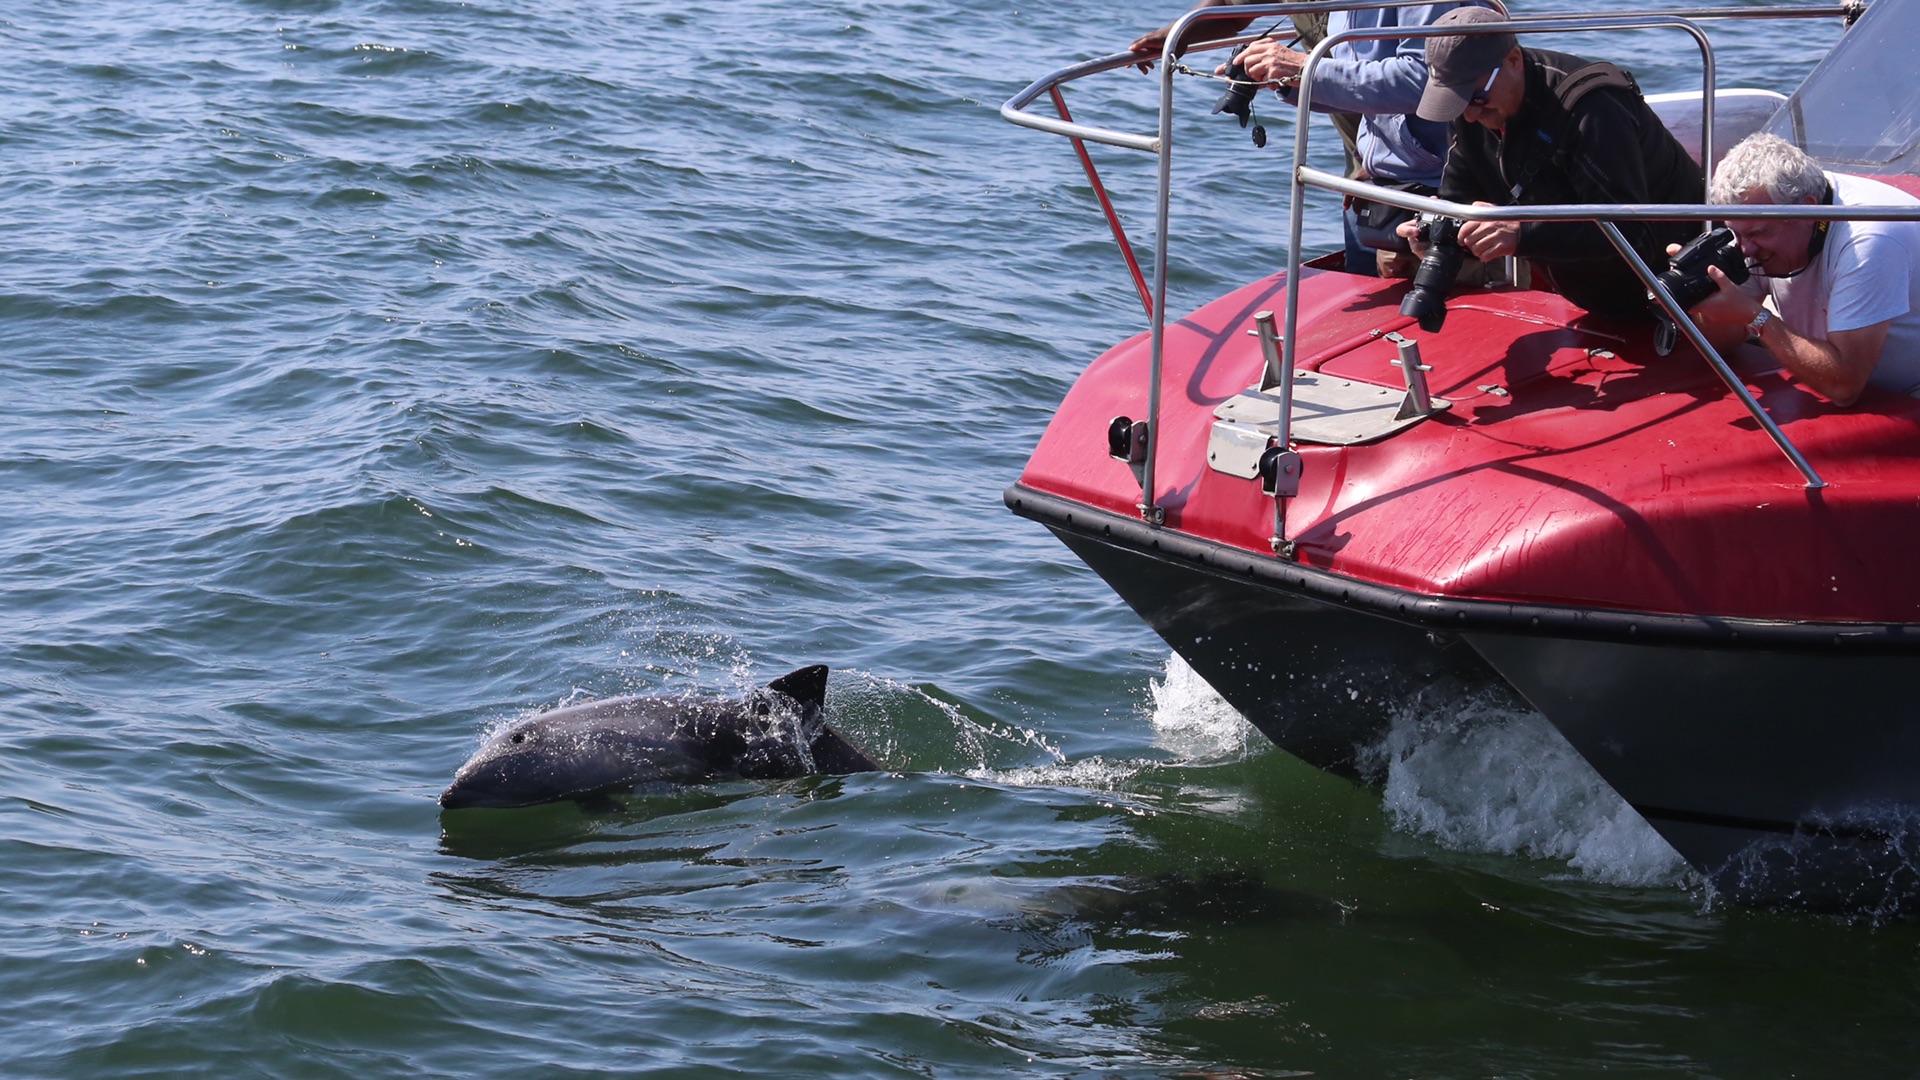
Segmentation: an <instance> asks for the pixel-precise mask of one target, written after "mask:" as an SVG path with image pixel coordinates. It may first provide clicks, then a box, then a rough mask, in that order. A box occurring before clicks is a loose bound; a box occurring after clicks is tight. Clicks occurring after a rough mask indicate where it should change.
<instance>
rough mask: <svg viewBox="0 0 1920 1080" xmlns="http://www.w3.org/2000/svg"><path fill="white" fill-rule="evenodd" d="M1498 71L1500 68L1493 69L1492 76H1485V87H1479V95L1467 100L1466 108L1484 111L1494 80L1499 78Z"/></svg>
mask: <svg viewBox="0 0 1920 1080" xmlns="http://www.w3.org/2000/svg"><path fill="white" fill-rule="evenodd" d="M1500 70H1501V69H1500V68H1494V69H1493V74H1491V75H1489V76H1487V85H1485V86H1483V87H1481V88H1480V92H1479V93H1477V94H1475V95H1473V96H1472V97H1470V98H1468V99H1467V108H1469V109H1484V108H1486V107H1487V100H1488V98H1489V96H1490V95H1491V94H1492V93H1493V83H1494V80H1496V79H1498V78H1499V77H1500Z"/></svg>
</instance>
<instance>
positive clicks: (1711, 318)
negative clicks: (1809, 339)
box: [1667, 244, 1761, 329]
mask: <svg viewBox="0 0 1920 1080" xmlns="http://www.w3.org/2000/svg"><path fill="white" fill-rule="evenodd" d="M1667 246H1668V247H1670V248H1672V249H1673V251H1669V252H1668V253H1667V254H1668V255H1669V256H1671V255H1673V254H1674V253H1675V252H1677V251H1679V250H1680V248H1679V245H1677V244H1669V245H1667ZM1707 277H1708V279H1709V280H1711V281H1712V282H1713V284H1714V291H1713V293H1712V294H1711V295H1709V296H1708V297H1707V298H1706V299H1705V300H1702V301H1700V302H1699V303H1697V304H1695V305H1693V310H1692V311H1690V312H1688V314H1690V315H1692V316H1693V321H1694V322H1696V323H1698V324H1699V325H1700V327H1701V328H1702V329H1705V328H1707V327H1710V326H1746V325H1747V324H1748V323H1751V322H1752V321H1753V319H1754V316H1756V315H1758V314H1760V306H1761V305H1760V301H1758V300H1755V299H1754V298H1753V297H1752V296H1750V295H1748V294H1747V293H1745V292H1743V291H1741V288H1740V286H1738V285H1735V284H1734V283H1733V281H1732V280H1731V279H1730V278H1728V277H1727V275H1726V274H1725V273H1723V272H1722V271H1721V269H1720V268H1719V267H1717V266H1709V267H1707Z"/></svg>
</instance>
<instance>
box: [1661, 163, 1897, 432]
mask: <svg viewBox="0 0 1920 1080" xmlns="http://www.w3.org/2000/svg"><path fill="white" fill-rule="evenodd" d="M1712 199H1713V201H1714V202H1716V203H1728V204H1745V205H1749V206H1752V205H1762V204H1775V205H1786V204H1792V203H1806V204H1815V203H1826V202H1830V203H1832V204H1834V205H1836V206H1885V205H1920V199H1915V198H1914V197H1913V196H1911V195H1908V194H1907V193H1905V192H1903V191H1901V190H1900V189H1898V188H1895V187H1892V186H1890V185H1887V184H1883V183H1881V182H1879V181H1877V180H1869V179H1866V178H1864V177H1858V176H1842V175H1836V174H1833V173H1828V172H1826V171H1824V170H1822V169H1821V168H1820V165H1819V163H1818V162H1816V161H1815V160H1814V159H1813V158H1812V157H1810V156H1808V155H1807V154H1806V153H1805V152H1804V151H1802V150H1801V149H1800V148H1799V147H1796V146H1794V145H1793V144H1792V143H1790V142H1787V141H1786V140H1785V139H1782V138H1780V137H1779V136H1777V135H1767V134H1758V135H1750V136H1748V137H1747V138H1745V139H1743V140H1741V141H1740V142H1739V143H1738V144H1736V145H1735V146H1734V148H1733V149H1731V150H1729V151H1727V156H1726V157H1725V158H1724V159H1722V160H1721V162H1720V166H1719V168H1717V169H1716V170H1715V171H1714V174H1713V190H1712ZM1727 224H1728V226H1729V227H1730V228H1732V229H1733V234H1734V236H1735V237H1736V238H1737V239H1738V240H1739V242H1740V250H1741V252H1742V253H1744V254H1745V255H1746V257H1747V265H1748V266H1749V267H1752V268H1754V271H1755V272H1754V276H1753V278H1752V279H1751V280H1749V281H1748V282H1747V284H1746V286H1745V287H1744V288H1742V287H1740V286H1736V285H1734V284H1733V283H1732V282H1730V281H1728V280H1727V277H1726V275H1725V274H1722V273H1721V272H1720V271H1719V269H1717V268H1714V269H1710V270H1709V271H1708V274H1709V275H1710V276H1711V277H1712V278H1713V280H1714V281H1715V282H1716V283H1717V284H1718V285H1719V286H1720V291H1719V292H1717V293H1715V294H1714V295H1712V296H1709V297H1708V298H1707V299H1706V300H1703V301H1701V302H1700V304H1699V305H1698V306H1696V307H1695V308H1694V309H1693V316H1694V321H1696V322H1697V323H1699V324H1700V327H1701V330H1702V331H1703V332H1704V333H1705V334H1706V335H1707V339H1708V340H1709V341H1711V342H1713V344H1714V346H1715V347H1716V348H1720V347H1723V346H1725V345H1733V344H1737V343H1739V342H1740V341H1741V340H1742V339H1743V338H1746V339H1757V340H1758V341H1759V342H1760V344H1762V345H1764V346H1766V348H1767V351H1769V352H1771V353H1772V354H1773V356H1774V359H1776V360H1778V361H1780V366H1781V367H1784V368H1786V369H1787V370H1788V371H1789V372H1791V373H1793V374H1794V375H1795V376H1796V377H1798V378H1799V379H1800V380H1801V381H1802V382H1804V383H1806V384H1807V385H1808V386H1810V387H1812V388H1813V389H1814V390H1816V391H1818V392H1819V393H1821V394H1822V395H1824V396H1825V397H1827V398H1828V399H1830V400H1831V401H1833V403H1834V404H1836V405H1851V404H1853V402H1854V400H1855V399H1857V398H1858V397H1859V396H1860V394H1861V392H1862V391H1864V390H1865V389H1866V388H1867V386H1868V385H1869V384H1871V385H1873V386H1878V387H1882V388H1885V389H1888V390H1892V391H1895V392H1896V393H1903V394H1904V393H1912V392H1914V391H1915V390H1917V389H1920V221H1835V222H1832V223H1827V222H1815V221H1810V220H1799V221H1794V220H1788V219H1785V218H1772V219H1751V218H1750V219H1746V220H1738V219H1736V220H1730V221H1728V222H1727ZM1763 300H1764V301H1765V303H1764V304H1763Z"/></svg>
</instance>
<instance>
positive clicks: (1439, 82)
mask: <svg viewBox="0 0 1920 1080" xmlns="http://www.w3.org/2000/svg"><path fill="white" fill-rule="evenodd" d="M1506 21H1507V17H1506V16H1504V15H1501V14H1500V13H1498V12H1495V11H1490V10H1488V9H1487V8H1483V7H1463V8H1454V9H1453V10H1452V11H1449V12H1447V13H1446V14H1445V15H1442V16H1440V17H1439V18H1438V19H1435V20H1434V21H1433V24H1432V25H1433V27H1434V28H1435V29H1439V28H1441V27H1446V26H1471V25H1473V24H1474V23H1497V22H1506ZM1517 44H1519V41H1518V40H1516V39H1515V38H1514V36H1513V31H1511V30H1502V31H1499V32H1498V33H1491V34H1455V35H1450V36H1443V37H1430V38H1428V39H1427V89H1426V92H1425V93H1423V94H1421V95H1420V107H1419V108H1417V109H1415V110H1414V115H1415V116H1418V117H1419V118H1420V119H1422V120H1458V119H1459V118H1460V114H1461V113H1463V112H1466V111H1467V99H1468V98H1471V97H1472V96H1473V95H1475V94H1477V93H1479V92H1480V88H1481V87H1483V86H1485V85H1486V84H1487V77H1488V76H1490V75H1492V74H1493V71H1494V69H1495V68H1497V67H1499V66H1500V63H1501V61H1503V60H1505V59H1506V58H1507V54H1508V53H1510V52H1512V51H1513V47H1514V46H1515V45H1517Z"/></svg>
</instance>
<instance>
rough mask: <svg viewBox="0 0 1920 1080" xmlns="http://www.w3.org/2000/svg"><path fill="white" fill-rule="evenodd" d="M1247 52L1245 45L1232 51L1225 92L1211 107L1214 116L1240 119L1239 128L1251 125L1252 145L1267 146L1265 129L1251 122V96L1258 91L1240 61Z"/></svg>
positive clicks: (1257, 87)
mask: <svg viewBox="0 0 1920 1080" xmlns="http://www.w3.org/2000/svg"><path fill="white" fill-rule="evenodd" d="M1246 51H1247V47H1246V46H1245V45H1242V46H1240V47H1239V48H1237V49H1235V50H1233V59H1232V62H1231V63H1229V64H1228V65H1227V80H1228V81H1227V92H1226V93H1225V94H1222V95H1221V96H1220V100H1219V101H1218V102H1216V103H1215V104H1214V106H1213V111H1214V115H1216V116H1217V115H1219V114H1220V113H1226V114H1227V115H1229V116H1237V117H1239V118H1240V126H1241V127H1246V126H1247V124H1249V123H1253V145H1255V146H1265V145H1267V129H1266V128H1264V127H1262V126H1261V125H1260V124H1259V123H1257V122H1254V120H1253V95H1254V94H1255V93H1256V92H1257V91H1258V90H1259V89H1260V87H1259V84H1257V83H1255V82H1254V81H1253V79H1252V77H1250V76H1249V75H1248V74H1247V65H1246V64H1244V63H1242V62H1241V60H1240V54H1241V53H1243V52H1246Z"/></svg>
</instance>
